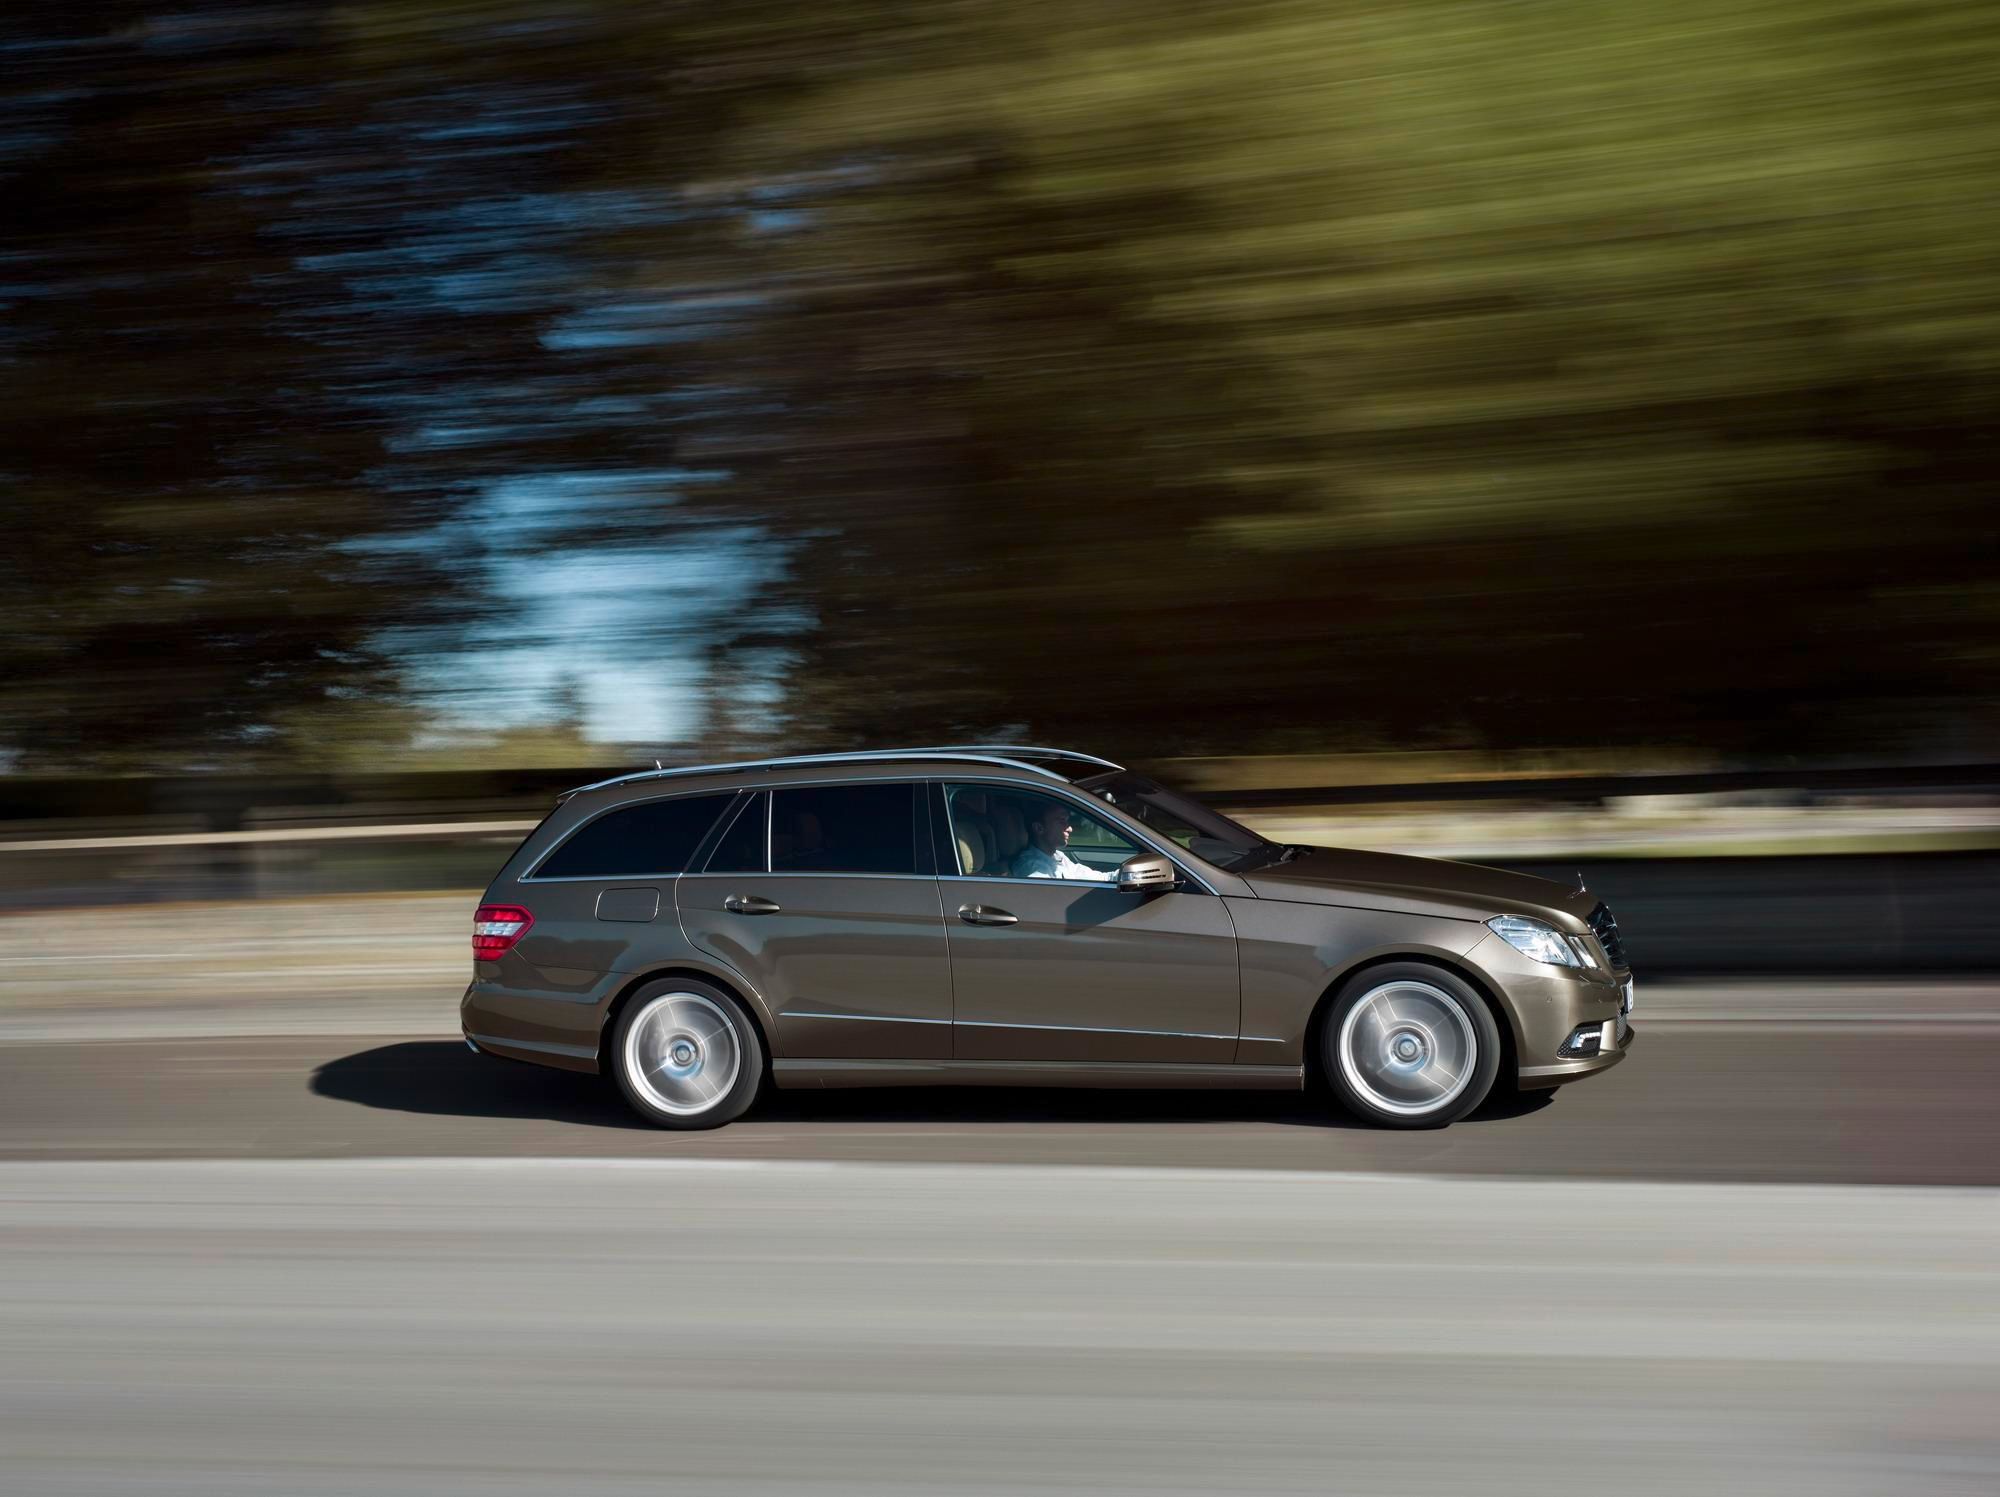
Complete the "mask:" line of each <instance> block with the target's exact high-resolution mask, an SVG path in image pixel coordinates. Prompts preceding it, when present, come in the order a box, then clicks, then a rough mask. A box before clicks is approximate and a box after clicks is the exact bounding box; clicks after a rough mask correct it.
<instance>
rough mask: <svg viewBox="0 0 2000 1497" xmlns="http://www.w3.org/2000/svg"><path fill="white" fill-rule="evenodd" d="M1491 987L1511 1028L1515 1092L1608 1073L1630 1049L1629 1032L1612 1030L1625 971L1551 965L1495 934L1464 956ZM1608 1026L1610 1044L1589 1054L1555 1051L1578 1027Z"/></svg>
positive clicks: (1622, 1028) (1624, 1028)
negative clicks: (1570, 1054)
mask: <svg viewBox="0 0 2000 1497" xmlns="http://www.w3.org/2000/svg"><path fill="white" fill-rule="evenodd" d="M1466 960H1467V961H1469V962H1470V963H1471V964H1472V965H1473V966H1475V967H1476V968H1477V969H1478V970H1479V972H1480V974H1481V975H1482V976H1484V977H1485V978H1486V979H1487V981H1488V982H1489V983H1490V984H1491V987H1492V989H1493V991H1494V992H1495V993H1496V994H1497V995H1498V996H1499V998H1500V1000H1501V1003H1502V1005H1503V1006H1504V1007H1505V1008H1506V1010H1507V1017H1508V1020H1509V1022H1510V1023H1511V1024H1512V1026H1513V1031H1514V1051H1515V1057H1516V1065H1515V1078H1516V1084H1517V1085H1518V1086H1519V1087H1520V1088H1522V1089H1523V1090H1528V1091H1532V1090H1534V1089H1536V1088H1538V1087H1548V1086H1561V1085H1562V1084H1563V1083H1565V1082H1568V1081H1575V1080H1577V1079H1579V1078H1581V1077H1584V1076H1593V1075H1595V1074H1596V1073H1597V1072H1599V1071H1608V1070H1610V1069H1611V1067H1613V1066H1615V1065H1617V1064H1618V1062H1619V1061H1621V1060H1623V1059H1624V1058H1625V1055H1626V1052H1628V1051H1629V1050H1630V1049H1631V1048H1632V1041H1633V1038H1634V1030H1633V1028H1632V1026H1631V1025H1630V1024H1629V1023H1627V1024H1624V1025H1622V1026H1621V1025H1619V1023H1618V1019H1619V1010H1620V1008H1621V1007H1622V1005H1623V1000H1624V984H1625V983H1626V982H1627V981H1629V980H1630V978H1631V976H1632V974H1631V973H1630V972H1629V971H1621V972H1615V973H1614V972H1601V971H1591V970H1589V969H1580V968H1568V967H1553V966H1550V965H1548V964H1547V963H1544V962H1537V961H1534V960H1532V959H1531V958H1529V957H1526V956H1523V955H1522V954H1521V953H1520V952H1518V951H1516V950H1515V949H1514V948H1513V947H1512V946H1509V945H1508V944H1507V943H1506V942H1505V941H1503V940H1501V939H1500V937H1498V936H1488V937H1487V938H1486V939H1485V940H1483V941H1481V942H1480V943H1479V944H1478V945H1477V946H1475V947H1474V948H1473V949H1472V950H1471V951H1470V952H1469V953H1467V955H1466ZM1606 1022H1610V1023H1611V1024H1612V1026H1613V1028H1612V1031H1611V1033H1612V1035H1613V1040H1614V1043H1612V1044H1611V1045H1608V1046H1606V1047H1605V1048H1603V1049H1602V1050H1600V1051H1599V1052H1598V1053H1597V1054H1595V1055H1588V1056H1583V1057H1578V1058H1574V1059H1573V1058H1570V1057H1569V1056H1566V1055H1565V1054H1564V1053H1563V1048H1564V1045H1565V1044H1566V1042H1567V1041H1568V1040H1569V1038H1570V1036H1571V1035H1573V1034H1575V1033H1576V1032H1577V1030H1578V1029H1580V1028H1586V1027H1591V1026H1599V1025H1603V1024H1605V1023H1606Z"/></svg>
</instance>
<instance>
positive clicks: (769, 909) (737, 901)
mask: <svg viewBox="0 0 2000 1497" xmlns="http://www.w3.org/2000/svg"><path fill="white" fill-rule="evenodd" d="M722 907H723V908H724V909H725V910H727V911H729V913H730V914H732V915H775V914H777V913H778V910H779V909H780V906H779V904H778V901H777V900H775V899H766V898H764V896H763V895H761V894H732V895H730V896H729V897H728V898H727V899H725V900H723V901H722Z"/></svg>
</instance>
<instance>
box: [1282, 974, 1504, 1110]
mask: <svg viewBox="0 0 2000 1497" xmlns="http://www.w3.org/2000/svg"><path fill="white" fill-rule="evenodd" d="M1320 1048H1321V1061H1322V1063H1323V1064H1324V1066H1325V1070H1326V1076H1327V1079H1328V1081H1329V1082H1330V1083H1331V1084H1332V1086H1333V1090H1334V1094H1335V1095H1336V1096H1338V1097H1339V1098H1340V1100H1341V1102H1342V1103H1343V1104H1345V1106H1346V1107H1347V1109H1348V1111H1350V1112H1352V1113H1353V1114H1354V1115H1355V1116H1356V1117H1358V1118H1361V1119H1363V1120H1364V1121H1367V1122H1371V1123H1376V1124H1380V1125H1381V1126H1384V1127H1389V1128H1442V1127H1444V1126H1445V1125H1446V1124H1447V1123H1453V1122H1456V1121H1457V1120H1458V1119H1460V1118H1462V1117H1464V1116H1465V1115H1466V1114H1467V1113H1468V1112H1471V1111H1472V1109H1473V1108H1475V1107H1477V1106H1478V1105H1479V1104H1480V1103H1481V1102H1483V1101H1484V1100H1485V1099H1486V1094H1487V1093H1488V1092H1489V1091H1491V1090H1492V1089H1493V1080H1494V1077H1495V1076H1496V1075H1498V1073H1499V1069H1500V1030H1499V1026H1498V1025H1497V1024H1496V1023H1495V1022H1494V1019H1493V1011H1492V1010H1491V1009H1489V1008H1488V1007H1487V1006H1486V1003H1485V1000H1484V999H1482V998H1481V997H1480V996H1479V994H1478V993H1476V992H1474V991H1473V989H1472V988H1471V986H1470V985H1469V984H1467V983H1466V982H1465V981H1464V980H1463V979H1461V978H1459V977H1457V976H1454V975H1453V974H1452V973H1450V972H1447V971H1445V970H1444V969H1443V968H1441V967H1433V966H1430V965H1429V964H1427V963H1423V962H1407V963H1397V964H1395V965H1393V966H1385V967H1376V968H1373V969H1371V970H1370V971H1367V972H1363V973H1361V974H1360V975H1359V976H1357V977H1355V978H1354V979H1353V980H1352V981H1350V982H1349V983H1348V984H1347V985H1346V986H1345V987H1344V988H1342V989H1341V991H1340V995H1339V997H1338V998H1336V999H1335V1000H1334V1005H1333V1010H1332V1012H1331V1013H1330V1014H1329V1015H1328V1017H1327V1022H1326V1025H1325V1027H1324V1028H1323V1029H1322V1031H1321V1034H1320Z"/></svg>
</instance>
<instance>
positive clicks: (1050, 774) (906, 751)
mask: <svg viewBox="0 0 2000 1497" xmlns="http://www.w3.org/2000/svg"><path fill="white" fill-rule="evenodd" d="M911 763H930V764H939V765H952V764H970V765H978V766H982V767H987V768H996V767H997V768H1002V769H1008V770H1012V771H1015V772H1017V773H1021V774H1026V775H1032V776H1034V777H1035V778H1036V779H1037V780H1053V781H1055V782H1056V783H1058V784H1063V785H1067V784H1069V783H1070V782H1071V780H1072V779H1073V778H1087V777H1089V776H1090V775H1096V774H1101V773H1103V772H1104V771H1106V770H1111V771H1117V770H1121V769H1123V768H1124V766H1123V765H1122V764H1114V763H1113V762H1112V761H1111V760H1109V759H1100V758H1098V757H1097V756H1096V755H1094V754H1083V753H1078V752H1077V751H1075V750H1074V749H1060V748H1041V747H1035V746H1023V745H1018V744H959V745H953V746H950V747H944V748H894V749H862V750H856V751H851V752H847V753H838V754H794V755H787V756H785V757H782V758H775V759H745V760H742V761H740V762H737V763H732V764H689V765H682V766H677V767H675V768H673V769H667V768H664V767H655V768H653V769H641V770H634V771H633V772H632V773H631V774H623V775H614V776H613V777H612V778H610V779H608V780H599V781H597V782H596V783H595V784H591V785H578V786H576V787H575V788H574V789H571V790H565V791H564V792H563V793H562V795H561V796H560V797H559V799H561V800H568V799H569V798H570V797H571V796H573V795H583V794H587V793H588V792H591V791H595V790H612V789H617V788H620V787H622V786H626V785H637V784H642V783H646V782H650V781H654V780H676V779H695V778H700V777H706V776H711V775H714V776H721V775H729V776H753V775H757V774H761V773H764V772H767V771H778V770H811V769H821V768H842V769H857V770H866V769H868V768H870V767H873V766H882V765H894V766H899V767H902V766H908V765H910V764H911ZM1065 769H1067V770H1069V771H1070V773H1064V772H1063V771H1064V770H1065Z"/></svg>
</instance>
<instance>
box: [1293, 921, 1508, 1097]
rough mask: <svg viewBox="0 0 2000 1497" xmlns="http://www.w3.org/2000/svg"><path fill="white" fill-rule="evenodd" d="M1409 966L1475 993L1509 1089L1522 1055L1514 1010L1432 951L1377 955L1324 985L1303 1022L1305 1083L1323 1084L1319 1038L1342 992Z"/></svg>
mask: <svg viewBox="0 0 2000 1497" xmlns="http://www.w3.org/2000/svg"><path fill="white" fill-rule="evenodd" d="M1410 963H1415V964H1417V965H1419V966H1425V967H1437V968H1440V969H1441V970H1443V971H1446V972H1449V973H1450V974H1451V975H1452V976H1453V977H1456V978H1457V979H1458V980H1459V981H1461V982H1463V983H1464V984H1465V985H1466V986H1467V987H1469V988H1471V989H1472V991H1473V992H1475V993H1477V994H1478V995H1479V997H1480V1001H1481V1002H1483V1003H1484V1004H1485V1005H1486V1006H1487V1008H1489V1009H1490V1010H1492V1013H1493V1021H1494V1027H1495V1028H1497V1029H1498V1030H1499V1031H1500V1080H1501V1082H1503V1083H1506V1084H1508V1085H1512V1084H1513V1083H1514V1080H1515V1078H1516V1077H1517V1076H1518V1075H1519V1074H1520V1054H1521V1034H1520V1025H1519V1022H1518V1021H1517V1020H1516V1019H1515V1017H1514V1012H1513V1010H1512V1009H1511V1008H1509V1007H1508V1005H1507V1004H1505V1003H1503V1002H1502V1001H1501V1000H1500V996H1499V990H1498V989H1497V988H1496V987H1495V986H1494V984H1493V982H1492V981H1491V980H1490V979H1489V978H1487V977H1486V976H1485V974H1483V973H1481V972H1480V971H1479V970H1478V969H1477V968H1475V967H1473V966H1471V965H1470V964H1469V963H1467V962H1465V961H1463V960H1462V959H1460V958H1458V957H1454V956H1449V955H1446V954H1445V953H1443V952H1439V951H1434V950H1411V951H1386V952H1376V953H1375V954H1374V955H1372V956H1368V957H1364V958H1362V959H1361V960H1360V961H1357V962H1355V963H1353V964H1352V965H1351V966H1349V967H1346V968H1344V969H1343V970H1342V971H1340V972H1338V973H1336V974H1335V975H1334V977H1333V980H1332V981H1331V982H1329V983H1328V984H1327V985H1326V989H1325V991H1323V992H1322V993H1321V994H1320V995H1319V1001H1318V1002H1316V1003H1315V1004H1313V1011H1312V1014H1311V1016H1310V1017H1309V1018H1308V1019H1307V1020H1306V1032H1305V1055H1304V1061H1305V1067H1306V1077H1307V1079H1308V1080H1309V1081H1317V1082H1318V1083H1319V1084H1321V1085H1324V1084H1325V1083H1326V1080H1327V1076H1326V1063H1325V1060H1324V1057H1323V1053H1322V1052H1323V1049H1324V1047H1323V1046H1322V1045H1321V1043H1320V1037H1321V1035H1322V1034H1324V1033H1325V1031H1326V1024H1327V1019H1328V1017H1329V1016H1330V1015H1331V1014H1332V1013H1333V1000H1334V999H1335V998H1337V997H1339V996H1340V992H1341V990H1342V989H1343V988H1345V987H1346V986H1347V985H1348V984H1349V983H1351V982H1352V981H1354V979H1355V978H1357V977H1359V976H1361V975H1362V974H1363V973H1365V972H1369V971H1372V970H1373V969H1375V968H1377V967H1395V966H1405V965H1408V964H1410Z"/></svg>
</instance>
